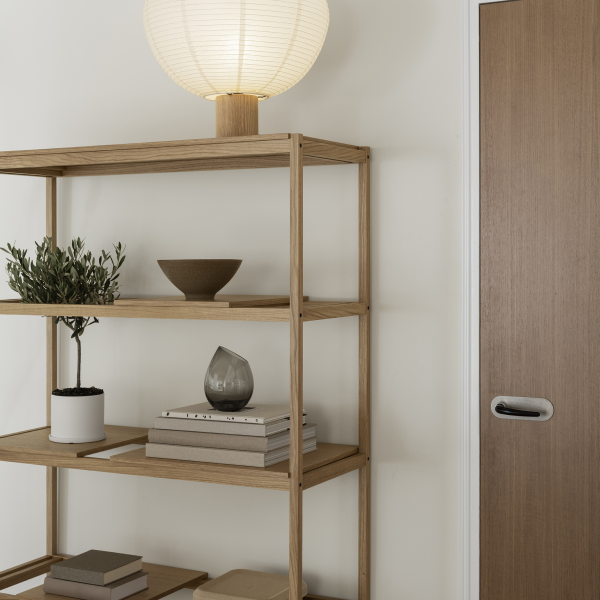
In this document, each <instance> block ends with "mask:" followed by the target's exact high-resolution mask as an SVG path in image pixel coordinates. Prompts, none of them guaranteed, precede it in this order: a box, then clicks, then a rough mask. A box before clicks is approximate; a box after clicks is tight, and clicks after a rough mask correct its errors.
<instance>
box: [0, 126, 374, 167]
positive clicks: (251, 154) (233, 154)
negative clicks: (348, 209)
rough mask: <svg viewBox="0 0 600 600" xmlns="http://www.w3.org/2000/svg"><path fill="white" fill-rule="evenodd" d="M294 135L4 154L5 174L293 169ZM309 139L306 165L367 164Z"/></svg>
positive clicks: (341, 147) (352, 151)
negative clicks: (291, 143)
mask: <svg viewBox="0 0 600 600" xmlns="http://www.w3.org/2000/svg"><path fill="white" fill-rule="evenodd" d="M289 139H290V134H287V133H286V134H273V135H255V136H243V137H222V138H209V139H203V140H181V141H172V142H148V143H142V144H119V145H110V146H87V147H85V146H84V147H78V148H53V149H46V150H17V151H10V152H0V173H4V174H8V175H11V174H14V175H31V176H36V177H61V176H63V177H83V176H91V175H92V176H93V175H125V174H140V173H172V172H185V171H209V170H210V171H213V170H227V169H262V168H276V167H287V166H289V160H290V147H289ZM304 139H305V143H304V145H305V152H304V160H303V166H321V165H340V164H350V163H364V162H365V160H366V158H365V153H364V150H363V149H361V148H359V147H358V146H351V145H349V144H341V143H339V142H330V141H327V140H319V139H316V138H304Z"/></svg>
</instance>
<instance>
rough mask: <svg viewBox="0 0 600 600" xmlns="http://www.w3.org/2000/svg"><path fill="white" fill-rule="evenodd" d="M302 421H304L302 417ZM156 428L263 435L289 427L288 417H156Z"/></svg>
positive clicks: (285, 429)
mask: <svg viewBox="0 0 600 600" xmlns="http://www.w3.org/2000/svg"><path fill="white" fill-rule="evenodd" d="M303 423H306V417H304V420H303ZM154 427H156V429H172V430H173V431H201V432H203V433H222V434H224V435H252V436H256V437H265V436H268V435H274V434H276V433H279V432H281V431H287V430H288V429H289V428H290V420H289V419H280V420H279V421H275V422H273V423H268V424H266V425H265V424H263V425H261V424H260V423H237V422H235V423H231V422H226V421H212V420H211V421H200V420H198V421H197V420H195V419H174V418H173V417H156V420H155V421H154Z"/></svg>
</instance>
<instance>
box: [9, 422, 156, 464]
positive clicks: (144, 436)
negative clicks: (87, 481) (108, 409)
mask: <svg viewBox="0 0 600 600" xmlns="http://www.w3.org/2000/svg"><path fill="white" fill-rule="evenodd" d="M104 431H105V433H106V439H104V440H101V441H99V442H88V443H85V444H60V443H57V442H51V441H50V439H49V438H48V436H49V434H50V427H48V426H46V427H40V428H39V429H31V430H29V431H23V432H20V433H14V434H8V435H5V436H2V437H0V450H1V451H5V452H14V453H17V454H35V455H40V454H44V455H47V456H60V457H64V458H81V457H84V456H88V455H90V454H96V453H98V452H104V451H105V450H112V449H113V448H119V447H121V446H127V445H129V444H145V443H146V442H147V441H148V430H147V429H145V428H141V427H122V426H119V425H105V426H104Z"/></svg>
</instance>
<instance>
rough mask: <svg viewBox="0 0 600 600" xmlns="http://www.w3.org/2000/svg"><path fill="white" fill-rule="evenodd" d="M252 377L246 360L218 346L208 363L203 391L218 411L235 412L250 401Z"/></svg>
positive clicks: (252, 385)
mask: <svg viewBox="0 0 600 600" xmlns="http://www.w3.org/2000/svg"><path fill="white" fill-rule="evenodd" d="M252 392H254V377H252V369H250V365H249V364H248V361H247V360H246V359H244V358H242V357H241V356H238V355H237V354H236V353H235V352H232V351H231V350H227V348H223V347H222V346H219V347H218V349H217V351H216V352H215V355H214V356H213V357H212V360H211V361H210V365H208V371H206V377H205V378H204V393H205V394H206V399H207V400H208V401H209V402H210V405H211V406H212V407H213V408H214V409H216V410H219V411H223V412H235V411H238V410H241V409H242V408H244V406H246V404H248V402H250V398H252Z"/></svg>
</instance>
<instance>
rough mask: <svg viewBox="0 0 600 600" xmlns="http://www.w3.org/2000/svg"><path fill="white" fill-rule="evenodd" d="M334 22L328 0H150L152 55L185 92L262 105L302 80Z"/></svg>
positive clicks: (146, 14) (146, 7) (146, 18)
mask: <svg viewBox="0 0 600 600" xmlns="http://www.w3.org/2000/svg"><path fill="white" fill-rule="evenodd" d="M328 25H329V8H328V6H327V0H146V2H145V4H144V28H145V30H146V36H147V38H148V42H149V43H150V47H151V48H152V52H153V53H154V56H155V57H156V59H157V60H158V62H159V63H160V66H161V67H162V68H163V69H164V70H165V71H166V73H167V74H168V75H169V77H171V79H173V81H175V82H176V83H177V84H178V85H180V86H181V87H182V88H184V89H186V90H188V91H189V92H192V93H193V94H196V95H197V96H202V97H203V98H207V99H209V100H214V99H215V98H216V97H217V96H220V95H222V94H236V93H237V94H251V95H255V96H258V99H259V100H264V99H265V98H269V97H271V96H275V95H276V94H281V92H285V90H287V89H289V88H291V87H292V86H293V85H295V84H296V83H298V81H300V79H302V77H304V75H306V73H307V72H308V70H309V69H310V68H311V67H312V65H313V63H314V62H315V60H316V59H317V56H318V55H319V52H320V51H321V48H322V46H323V42H324V41H325V36H326V34H327V27H328Z"/></svg>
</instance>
